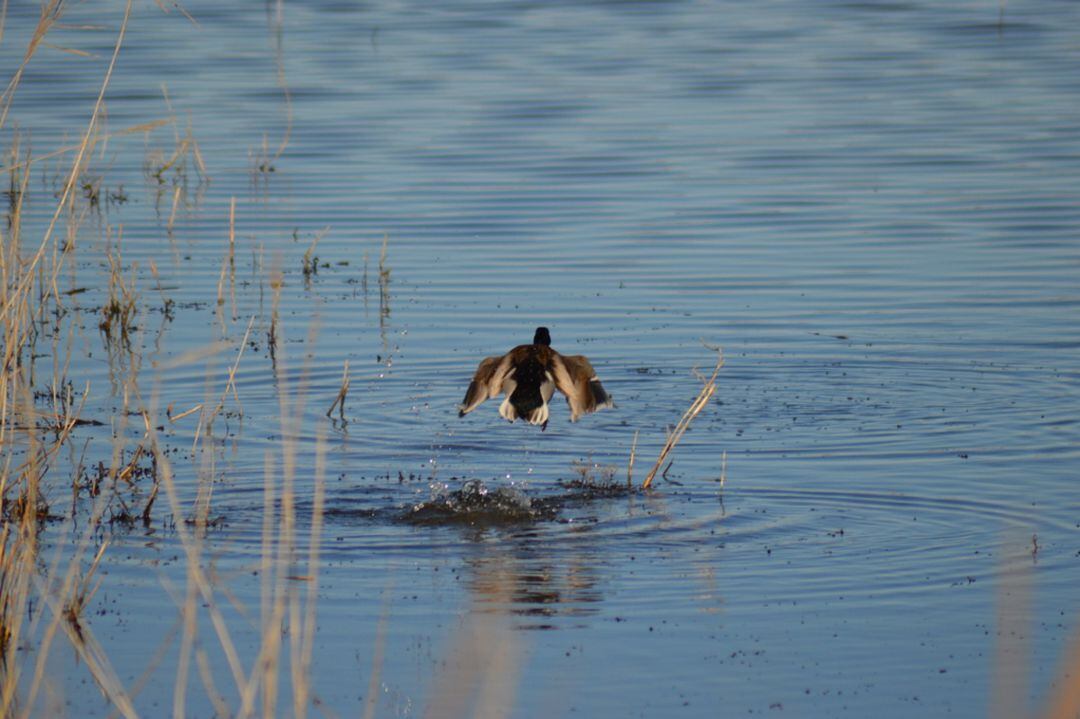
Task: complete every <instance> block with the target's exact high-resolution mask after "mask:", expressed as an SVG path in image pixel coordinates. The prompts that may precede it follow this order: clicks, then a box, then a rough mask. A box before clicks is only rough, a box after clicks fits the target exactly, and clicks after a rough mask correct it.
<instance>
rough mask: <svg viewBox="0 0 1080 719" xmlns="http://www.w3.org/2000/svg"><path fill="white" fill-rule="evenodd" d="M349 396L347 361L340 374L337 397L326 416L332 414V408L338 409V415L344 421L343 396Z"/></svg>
mask: <svg viewBox="0 0 1080 719" xmlns="http://www.w3.org/2000/svg"><path fill="white" fill-rule="evenodd" d="M347 394H349V360H345V369H344V371H343V372H342V374H341V389H339V390H338V393H337V397H335V398H334V403H333V404H331V405H330V409H328V410H326V416H327V417H329V416H330V415H331V414H333V412H334V408H335V407H337V408H339V412H338V414H339V415H340V416H341V418H342V419H345V396H346V395H347Z"/></svg>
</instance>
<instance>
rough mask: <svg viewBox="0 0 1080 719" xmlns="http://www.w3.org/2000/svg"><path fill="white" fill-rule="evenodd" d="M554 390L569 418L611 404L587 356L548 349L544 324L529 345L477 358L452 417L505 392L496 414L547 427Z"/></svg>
mask: <svg viewBox="0 0 1080 719" xmlns="http://www.w3.org/2000/svg"><path fill="white" fill-rule="evenodd" d="M556 389H557V390H559V391H560V392H562V393H563V394H564V395H566V403H567V404H568V405H570V421H571V422H576V421H577V418H578V417H580V416H581V415H583V414H586V413H588V412H595V411H596V410H598V409H601V408H603V407H612V406H614V404H615V403H614V402H612V401H611V396H610V395H609V394H608V393H607V392H605V391H604V386H603V385H602V384H600V380H599V379H598V378H597V377H596V371H595V370H594V369H593V368H592V365H591V364H589V360H587V359H585V357H583V356H581V355H561V354H559V353H558V352H556V351H555V350H553V349H551V333H549V332H548V329H547V327H537V328H536V334H535V335H534V336H533V341H532V344H531V345H518V346H517V347H515V348H514V349H512V350H510V351H509V352H507V353H506V354H504V355H503V356H501V357H488V358H487V359H485V360H484V361H483V362H481V363H480V366H479V367H478V368H477V369H476V375H475V376H473V379H472V382H470V383H469V389H468V391H467V392H466V393H465V399H464V400H462V402H461V405H459V407H458V417H464V416H465V415H467V414H468V413H469V412H472V411H473V410H474V409H476V408H477V407H479V406H480V405H481V404H483V402H484V400H487V399H491V398H493V397H498V396H499V395H500V394H505V395H506V399H504V400H503V402H502V404H501V405H499V414H500V415H502V416H503V417H505V418H506V419H507V420H509V421H510V422H513V421H514V420H515V419H517V418H519V417H520V418H521V419H524V420H526V421H527V422H528V423H529V424H538V425H541V428H542V429H547V423H548V400H550V399H551V395H552V394H554V393H555V390H556Z"/></svg>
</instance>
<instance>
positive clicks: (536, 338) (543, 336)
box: [533, 327, 551, 347]
mask: <svg viewBox="0 0 1080 719" xmlns="http://www.w3.org/2000/svg"><path fill="white" fill-rule="evenodd" d="M533 344H534V345H547V346H548V347H550V346H551V333H550V332H548V328H547V327H537V328H536V334H535V335H533Z"/></svg>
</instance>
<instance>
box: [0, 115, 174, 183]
mask: <svg viewBox="0 0 1080 719" xmlns="http://www.w3.org/2000/svg"><path fill="white" fill-rule="evenodd" d="M170 122H172V120H169V119H162V120H151V121H149V122H140V123H139V124H138V125H131V126H129V127H125V128H122V129H120V130H113V131H112V132H108V133H101V134H100V135H98V136H96V137H93V138H91V139H90V145H89V148H90V152H91V153H93V152H94V150H95V149H96V146H97V144H98V143H106V142H108V141H109V140H111V139H113V138H116V137H123V136H124V135H132V134H134V133H137V132H151V131H153V130H156V129H157V128H159V127H164V126H165V125H168V124H169V123H170ZM79 147H80V145H64V146H62V147H60V148H59V149H56V150H53V151H52V152H46V153H42V154H40V155H34V156H33V157H28V158H26V159H25V160H23V161H21V162H13V163H11V164H8V165H5V166H3V167H0V176H2V175H7V174H9V173H11V172H15V171H18V170H25V169H29V168H30V167H33V166H34V165H35V164H37V163H39V162H41V161H42V160H51V159H52V158H54V157H61V156H63V155H68V154H70V153H72V152H74V151H76V150H78V149H79Z"/></svg>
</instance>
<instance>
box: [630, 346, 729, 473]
mask: <svg viewBox="0 0 1080 719" xmlns="http://www.w3.org/2000/svg"><path fill="white" fill-rule="evenodd" d="M710 349H713V348H710ZM715 349H716V354H717V358H716V366H715V367H714V368H713V371H712V375H711V376H710V377H708V378H707V379H705V384H704V386H703V387H702V388H701V391H700V392H698V395H697V397H696V398H695V399H694V401H693V402H691V403H690V406H689V407H688V408H687V409H686V411H685V412H683V416H682V418H681V419H680V420H679V423H678V424H677V425H675V428H674V429H673V430H671V431H670V432H669V433H668V438H667V442H665V443H664V448H663V449H661V450H660V456H659V457H657V458H656V464H654V465H653V468H652V469H651V470H649V474H648V475H646V477H645V481H644V482H642V484H641V488H642V489H648V488H649V487H651V486H652V483H653V479H654V478H655V477H656V473H657V472H659V471H660V468H661V467H663V466H664V460H666V459H667V456H668V455H669V454H671V450H673V449H675V445H677V444H678V443H679V440H681V439H682V437H683V435H684V434H686V430H687V429H688V428H689V427H690V423H691V422H693V421H694V418H695V417H697V416H698V415H699V414H700V413H701V410H703V409H705V405H707V404H708V403H709V400H710V399H712V396H713V394H715V393H716V376H717V375H718V374H720V369H721V368H722V367H723V366H724V353H723V351H721V350H720V349H719V348H715Z"/></svg>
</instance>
